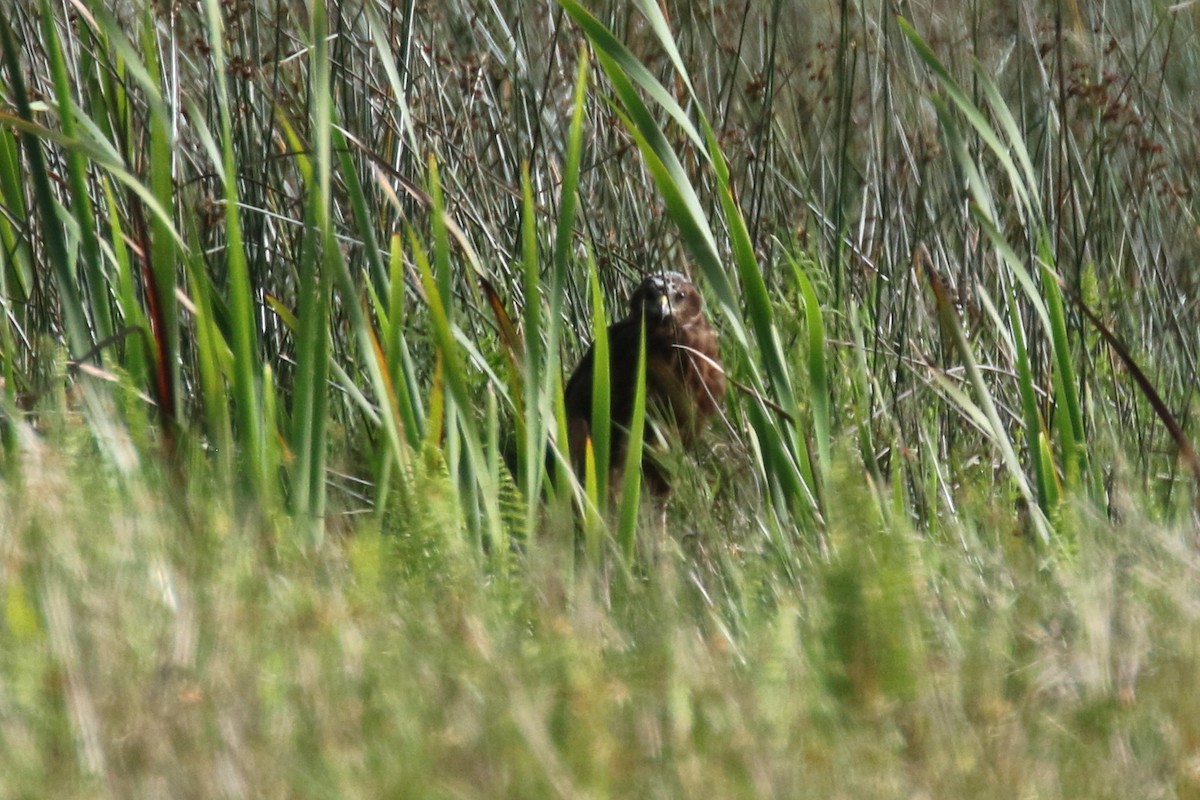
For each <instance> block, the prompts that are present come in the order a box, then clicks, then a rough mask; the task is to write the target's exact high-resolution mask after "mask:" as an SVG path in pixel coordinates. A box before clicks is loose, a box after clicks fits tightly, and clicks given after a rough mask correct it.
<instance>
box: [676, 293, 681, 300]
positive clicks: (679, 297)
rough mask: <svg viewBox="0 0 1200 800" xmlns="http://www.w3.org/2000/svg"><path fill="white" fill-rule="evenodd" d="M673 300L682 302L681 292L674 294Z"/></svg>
mask: <svg viewBox="0 0 1200 800" xmlns="http://www.w3.org/2000/svg"><path fill="white" fill-rule="evenodd" d="M675 299H676V300H682V299H683V292H676V293H675Z"/></svg>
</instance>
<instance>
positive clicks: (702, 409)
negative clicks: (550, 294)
mask: <svg viewBox="0 0 1200 800" xmlns="http://www.w3.org/2000/svg"><path fill="white" fill-rule="evenodd" d="M702 304H703V301H702V300H701V298H700V292H698V291H697V290H696V287H695V286H694V285H693V284H692V282H691V281H690V280H688V279H687V277H686V276H684V275H682V274H680V273H678V272H662V273H653V274H650V275H647V276H646V277H645V278H644V279H643V280H642V282H641V283H640V284H639V285H638V287H637V289H636V290H635V291H634V293H633V295H632V296H631V297H630V298H629V313H628V314H627V315H626V316H625V318H624V319H622V320H620V321H619V322H615V323H613V324H612V325H610V326H609V327H608V349H609V374H610V380H609V385H610V387H611V388H610V391H611V400H610V417H611V420H612V433H611V438H610V442H611V451H610V452H611V455H610V459H609V463H610V465H611V466H612V469H611V470H610V475H612V476H613V479H612V480H611V485H614V486H615V485H616V483H617V480H616V479H617V477H618V476H619V474H620V470H621V467H622V466H623V465H624V463H625V450H626V444H627V439H628V430H629V426H630V423H631V421H632V418H633V402H634V393H635V391H636V390H637V362H638V339H639V336H640V335H641V325H642V321H643V320H645V323H646V426H645V435H644V441H645V449H644V450H643V456H642V472H643V475H644V476H645V480H646V485H647V486H648V487H649V488H650V490H651V491H652V492H654V493H655V494H658V495H665V494H666V493H667V492H669V491H670V485H669V482H668V476H667V475H666V474H665V472H664V470H663V468H662V466H661V464H659V463H658V462H657V461H656V459H655V456H654V453H655V452H658V451H661V448H662V447H664V446H673V445H674V446H679V445H682V446H683V447H684V448H690V447H692V445H694V444H695V442H696V439H697V438H698V437H699V435H700V432H701V431H702V430H703V429H704V425H705V424H706V423H707V422H708V420H709V419H710V418H711V417H712V415H713V414H714V413H716V411H717V409H718V407H719V406H720V404H721V401H722V400H723V399H724V397H725V374H724V372H723V371H722V369H721V365H720V353H719V351H718V348H717V333H716V331H715V330H713V327H712V326H711V325H710V324H709V323H708V319H707V318H706V317H705V316H704V309H703V307H702ZM593 359H594V348H593V347H589V348H588V351H587V353H586V354H585V355H584V357H583V360H582V361H580V362H579V366H577V367H576V368H575V372H574V373H573V374H572V375H571V379H570V381H568V382H567V388H566V393H565V395H566V396H565V399H566V408H567V423H568V433H569V440H570V441H569V447H570V450H571V462H572V464H573V465H574V467H575V471H576V473H577V474H580V475H582V474H583V463H584V452H585V445H586V442H587V439H588V438H589V437H590V435H591V421H592V375H593V372H594V368H593V366H592V365H593Z"/></svg>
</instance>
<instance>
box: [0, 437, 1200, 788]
mask: <svg viewBox="0 0 1200 800" xmlns="http://www.w3.org/2000/svg"><path fill="white" fill-rule="evenodd" d="M19 438H20V445H19V447H20V450H21V455H20V477H19V479H18V480H12V481H9V482H6V483H5V485H4V486H3V489H2V493H3V496H2V497H0V548H2V550H3V552H4V554H5V559H4V567H3V570H2V571H0V597H2V598H3V601H4V621H3V624H2V625H0V674H2V675H3V676H4V680H3V683H0V718H2V719H3V721H4V722H3V726H0V744H2V745H3V746H0V776H3V777H2V778H0V786H2V788H3V790H4V794H5V795H6V796H9V797H63V798H67V797H95V796H112V797H140V796H150V795H154V796H163V795H165V796H174V797H178V796H195V797H213V796H231V797H241V796H263V795H267V796H280V797H347V796H412V797H450V796H456V797H463V796H465V797H522V798H528V797H554V796H569V797H579V796H640V797H644V796H662V797H680V796H720V797H771V796H777V797H797V796H812V797H828V796H860V797H861V796H871V797H881V798H887V797H895V798H901V797H905V798H907V797H912V796H913V795H914V794H928V795H929V796H934V797H980V798H986V797H996V798H1001V797H1013V796H1037V797H1080V796H1086V797H1096V798H1105V797H1111V798H1119V797H1132V796H1138V797H1168V796H1190V795H1191V794H1194V793H1195V792H1196V791H1200V782H1198V781H1197V778H1196V773H1195V770H1194V765H1195V758H1196V754H1195V749H1194V747H1195V742H1196V741H1198V740H1200V738H1198V737H1200V722H1198V720H1200V713H1197V712H1200V708H1197V706H1196V702H1195V701H1194V700H1193V694H1194V693H1192V692H1190V691H1188V690H1187V687H1188V686H1190V684H1191V682H1192V680H1193V678H1194V675H1195V674H1196V671H1197V670H1198V669H1200V655H1198V654H1200V618H1198V612H1197V609H1198V608H1200V588H1198V587H1200V559H1197V556H1196V551H1195V549H1194V542H1193V541H1192V537H1191V532H1190V531H1182V530H1176V529H1172V528H1170V527H1166V526H1163V525H1161V524H1157V523H1152V522H1150V521H1148V520H1146V519H1145V518H1143V517H1141V516H1140V515H1138V514H1137V512H1136V511H1135V510H1134V508H1135V505H1136V504H1135V503H1134V502H1133V500H1135V499H1136V498H1129V499H1128V500H1129V506H1128V507H1127V514H1126V517H1125V519H1124V521H1123V522H1121V523H1111V522H1108V521H1105V520H1103V519H1098V518H1096V517H1095V515H1094V514H1093V513H1092V512H1089V511H1086V510H1080V512H1079V514H1078V515H1077V517H1076V518H1075V519H1076V521H1075V522H1073V523H1071V524H1072V528H1071V529H1070V530H1069V531H1068V532H1069V533H1070V535H1071V536H1072V537H1073V538H1074V539H1075V540H1076V541H1077V542H1078V553H1077V557H1076V558H1075V559H1074V561H1073V562H1071V563H1070V564H1065V565H1064V564H1060V565H1059V566H1058V567H1057V568H1056V569H1054V570H1047V569H1045V567H1044V566H1043V564H1042V563H1041V562H1040V560H1039V559H1037V558H1035V557H1034V556H1033V554H1032V550H1031V547H1030V542H1029V541H1028V539H1027V538H1025V536H1024V535H1023V533H1022V532H1023V530H1024V527H1023V523H1022V521H1021V520H1020V519H1018V518H1017V516H1016V515H1015V514H1013V513H1012V511H1011V510H1009V509H1005V508H1003V507H997V506H996V505H995V504H994V503H992V502H990V501H988V500H987V499H986V498H985V497H983V496H980V495H973V496H971V497H969V498H967V499H966V502H965V503H964V509H963V513H962V514H961V515H960V516H959V518H958V519H955V520H949V521H947V522H946V524H945V525H944V526H943V529H942V532H941V533H940V534H939V535H937V536H934V537H930V536H928V535H923V534H918V533H917V532H915V531H913V530H912V529H911V528H910V527H909V526H908V525H907V524H906V523H904V522H903V520H902V519H900V518H898V517H896V516H895V515H894V514H893V513H892V512H891V510H890V509H887V508H884V507H881V506H880V505H879V503H878V499H877V497H878V496H877V495H876V494H875V493H874V492H873V491H872V490H871V489H870V488H868V487H864V486H863V485H862V483H861V481H860V480H859V479H858V471H857V470H850V471H846V470H844V469H841V470H835V473H834V477H833V478H832V479H831V481H830V487H829V492H830V493H829V497H830V502H831V508H835V509H839V510H840V511H839V513H837V514H836V515H835V516H834V518H833V519H832V520H831V522H830V531H829V546H830V554H829V556H828V558H819V557H803V558H800V559H797V560H796V561H795V562H793V564H792V567H793V575H792V578H791V579H790V580H789V581H784V580H782V579H781V578H780V576H779V573H778V571H777V570H776V569H775V568H774V567H773V566H772V559H769V558H765V557H764V555H765V554H764V553H762V552H756V550H755V547H756V545H755V541H756V539H755V537H753V536H751V535H749V534H747V533H743V534H741V535H733V536H730V535H728V534H725V533H718V532H716V531H714V530H712V529H700V530H691V529H688V528H687V527H686V524H683V523H680V524H679V525H678V527H677V528H675V529H674V530H673V533H674V534H675V536H674V540H673V541H672V542H671V543H669V544H666V545H665V546H664V549H663V552H661V553H660V556H659V559H658V561H657V563H656V565H655V567H654V568H653V570H652V572H650V573H648V574H644V575H641V576H638V577H635V578H633V579H625V578H621V577H620V576H617V577H615V578H611V577H609V578H606V577H603V576H601V575H600V574H598V573H596V572H594V571H592V570H590V569H587V568H583V569H581V570H579V571H578V572H576V573H575V574H574V576H573V577H568V574H569V573H568V571H567V570H564V564H569V563H570V561H571V560H572V559H573V558H574V553H573V546H572V544H571V543H570V542H569V541H554V542H548V543H546V544H545V545H543V546H542V547H539V548H538V549H537V550H536V551H535V552H533V553H531V554H530V556H529V557H527V558H525V559H523V560H522V561H521V563H520V564H518V565H516V566H514V567H513V568H511V569H509V570H505V571H504V572H503V573H499V572H496V571H494V570H493V569H490V568H489V567H487V566H486V565H484V564H481V562H480V561H479V559H478V558H476V557H475V555H474V554H473V553H471V552H470V550H469V549H466V548H459V549H454V548H447V547H446V546H445V542H446V537H445V535H444V532H443V531H442V530H440V525H442V524H444V522H443V521H444V520H446V519H452V518H454V517H455V516H456V511H455V509H454V503H455V500H454V493H453V489H452V486H451V484H450V481H449V480H448V479H447V478H446V477H444V476H443V477H438V476H435V475H429V476H427V477H425V478H421V479H418V482H417V486H416V488H417V489H418V490H419V491H420V492H421V494H422V496H423V497H425V498H426V501H427V503H428V507H429V513H428V514H427V515H425V516H424V517H423V519H422V521H421V524H419V525H405V526H403V527H402V528H399V529H396V530H394V531H393V532H392V533H390V534H387V533H381V532H380V531H378V530H376V529H375V528H374V526H373V525H372V524H371V523H370V522H369V521H366V520H363V521H362V522H360V523H359V524H357V525H355V526H354V529H353V530H352V531H347V532H346V534H345V535H342V534H341V532H339V533H338V535H332V536H329V537H327V538H326V539H325V540H324V542H323V543H321V544H319V545H318V546H316V547H315V548H313V549H311V550H307V551H305V552H303V553H302V552H301V551H299V550H298V549H296V548H295V547H291V546H289V545H288V542H289V541H291V535H292V533H293V531H292V527H291V525H290V524H289V523H287V522H286V521H283V520H279V521H275V522H272V521H269V520H264V519H254V518H250V517H247V516H245V515H244V514H240V513H239V512H237V511H235V510H234V509H232V508H231V507H230V506H229V505H228V504H227V503H225V502H222V501H221V500H219V499H217V498H215V497H214V496H213V495H212V494H211V489H210V488H209V487H206V486H204V485H203V481H198V480H196V481H193V482H192V483H191V484H190V485H189V486H188V487H187V491H186V493H185V495H186V501H185V502H184V503H180V502H179V501H178V497H177V492H178V487H176V486H171V485H169V484H168V483H167V482H166V481H165V480H164V478H163V477H162V476H161V475H160V474H158V472H157V471H156V470H150V471H149V472H148V473H147V471H146V470H145V468H144V467H143V466H141V465H138V464H137V463H131V464H126V465H125V466H124V468H120V467H119V465H115V464H111V462H110V465H111V466H112V470H111V471H107V472H106V471H101V470H97V469H96V468H95V465H96V464H97V463H98V461H97V460H98V459H99V460H101V461H105V460H108V459H111V458H112V456H113V454H114V453H116V452H119V451H120V450H122V449H123V448H128V447H129V443H128V442H123V441H121V439H120V437H119V435H118V436H116V437H114V438H113V439H110V440H109V441H108V442H107V444H106V445H105V446H104V448H101V447H99V446H98V445H97V442H96V440H95V439H93V438H92V437H91V436H90V435H89V433H88V432H87V430H86V429H84V428H82V427H80V426H79V425H77V424H68V425H65V426H64V430H63V432H62V434H61V435H60V436H56V437H53V438H52V439H51V440H50V441H45V440H42V439H39V438H38V437H35V436H33V435H32V433H30V432H29V431H27V430H22V431H21V432H20V436H19ZM106 475H108V476H110V477H106ZM692 491H694V490H691V489H688V488H686V487H685V488H684V489H681V492H682V493H683V495H684V496H683V498H682V499H683V500H684V501H685V502H687V501H690V500H691V499H692V496H691V492H692ZM264 527H265V528H267V529H268V531H269V532H271V533H272V534H273V535H274V537H273V538H275V539H277V541H279V542H280V543H281V544H280V547H279V548H278V549H277V550H276V551H275V552H274V553H273V554H266V553H264V552H263V551H262V550H261V549H260V548H259V547H258V546H257V544H256V543H257V542H258V541H260V539H261V538H262V537H261V536H260V535H257V533H256V532H260V531H261V529H262V528H264Z"/></svg>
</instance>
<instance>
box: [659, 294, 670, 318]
mask: <svg viewBox="0 0 1200 800" xmlns="http://www.w3.org/2000/svg"><path fill="white" fill-rule="evenodd" d="M658 313H659V316H661V317H662V318H663V319H667V318H668V317H670V316H671V300H670V299H669V298H668V297H667V296H666V295H665V294H664V295H660V296H659V298H658Z"/></svg>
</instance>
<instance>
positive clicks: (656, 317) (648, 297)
mask: <svg viewBox="0 0 1200 800" xmlns="http://www.w3.org/2000/svg"><path fill="white" fill-rule="evenodd" d="M702 304H703V301H702V300H701V298H700V292H699V291H697V290H696V287H695V285H694V284H693V283H692V282H691V281H690V280H688V277H687V276H686V275H684V274H683V273H681V272H652V273H650V274H649V275H647V276H646V277H645V278H643V279H642V282H641V283H640V284H638V287H637V289H636V290H634V292H633V295H632V296H631V297H630V298H629V313H630V314H633V315H641V316H644V317H645V319H646V322H647V323H648V324H656V323H660V322H665V321H668V320H669V321H671V322H673V323H674V324H676V325H686V324H687V323H688V322H690V321H692V320H693V319H695V318H696V317H698V316H699V315H700V314H701V305H702Z"/></svg>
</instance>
